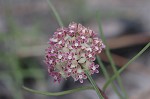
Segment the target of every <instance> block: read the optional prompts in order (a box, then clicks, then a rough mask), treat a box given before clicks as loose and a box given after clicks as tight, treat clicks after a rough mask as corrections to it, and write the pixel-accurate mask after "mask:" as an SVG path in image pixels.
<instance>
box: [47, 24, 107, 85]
mask: <svg viewBox="0 0 150 99" xmlns="http://www.w3.org/2000/svg"><path fill="white" fill-rule="evenodd" d="M48 44H49V47H48V48H47V49H46V55H45V62H46V64H47V66H48V72H49V75H50V76H52V77H53V78H54V82H56V81H58V82H60V81H61V78H68V77H72V78H73V79H74V81H77V80H79V81H80V82H81V83H83V79H86V78H87V76H86V74H85V72H84V71H85V70H88V71H89V73H90V74H94V73H99V71H98V69H97V68H98V67H99V65H98V64H95V63H94V61H95V55H96V54H98V53H101V51H102V49H103V48H105V46H104V44H103V43H102V40H101V39H99V38H98V37H97V35H96V33H95V32H94V31H93V30H91V29H89V28H85V27H84V26H82V25H81V24H77V23H74V22H72V23H70V24H69V26H68V27H67V28H65V27H62V28H59V29H57V31H56V32H54V35H53V37H52V38H50V39H49V42H48Z"/></svg>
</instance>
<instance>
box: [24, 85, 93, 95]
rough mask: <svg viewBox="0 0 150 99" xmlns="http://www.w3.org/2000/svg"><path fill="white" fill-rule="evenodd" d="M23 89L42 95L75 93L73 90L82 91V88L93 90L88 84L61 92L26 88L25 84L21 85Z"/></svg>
mask: <svg viewBox="0 0 150 99" xmlns="http://www.w3.org/2000/svg"><path fill="white" fill-rule="evenodd" d="M23 89H25V90H27V91H30V92H32V93H35V94H42V95H47V96H61V95H66V94H71V93H75V92H78V91H82V90H93V89H94V88H93V87H89V86H88V87H80V88H76V89H72V90H67V91H62V92H43V91H37V90H33V89H30V88H27V87H25V86H23Z"/></svg>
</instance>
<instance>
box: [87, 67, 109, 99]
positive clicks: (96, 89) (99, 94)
mask: <svg viewBox="0 0 150 99" xmlns="http://www.w3.org/2000/svg"><path fill="white" fill-rule="evenodd" d="M85 74H86V75H87V77H88V79H89V81H90V82H91V84H92V86H93V87H94V89H95V91H96V93H97V95H98V97H99V99H107V98H104V97H103V95H102V93H101V92H100V90H99V88H98V86H97V85H96V83H95V81H94V80H93V79H92V77H91V75H90V74H89V72H88V71H87V70H85Z"/></svg>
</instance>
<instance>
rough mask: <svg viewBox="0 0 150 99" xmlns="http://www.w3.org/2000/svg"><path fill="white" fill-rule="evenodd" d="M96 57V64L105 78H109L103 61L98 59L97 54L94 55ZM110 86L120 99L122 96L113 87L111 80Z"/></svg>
mask: <svg viewBox="0 0 150 99" xmlns="http://www.w3.org/2000/svg"><path fill="white" fill-rule="evenodd" d="M96 59H97V61H98V64H99V65H100V68H101V69H102V72H103V74H104V76H105V78H106V80H109V79H110V76H109V74H108V72H107V70H106V68H105V66H104V64H103V62H102V61H101V59H100V57H99V56H98V55H97V56H96ZM111 86H112V88H113V90H114V91H115V92H116V94H117V95H118V96H119V97H120V99H122V98H123V97H122V96H121V95H120V93H119V92H118V90H117V88H116V87H115V84H114V83H113V82H112V83H111Z"/></svg>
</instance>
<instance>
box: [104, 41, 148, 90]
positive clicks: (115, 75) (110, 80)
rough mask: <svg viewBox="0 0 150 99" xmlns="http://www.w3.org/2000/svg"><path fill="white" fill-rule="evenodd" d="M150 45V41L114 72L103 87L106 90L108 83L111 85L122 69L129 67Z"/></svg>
mask: <svg viewBox="0 0 150 99" xmlns="http://www.w3.org/2000/svg"><path fill="white" fill-rule="evenodd" d="M149 47H150V42H149V43H148V44H147V45H146V46H145V47H144V48H143V49H142V50H141V51H140V52H139V53H138V54H137V55H135V56H134V57H133V58H132V59H131V60H130V61H129V62H127V63H126V64H125V65H124V66H123V67H122V68H121V69H120V70H119V71H117V73H116V74H114V75H113V76H112V77H111V78H110V79H109V80H108V81H107V82H106V83H105V85H104V87H103V89H104V90H105V89H106V88H107V87H108V85H109V84H110V83H111V82H112V81H113V80H114V79H116V77H117V76H118V75H119V74H120V73H121V72H122V71H124V70H125V69H126V68H127V67H128V65H129V64H131V63H132V62H133V61H134V60H136V59H137V58H138V57H139V56H140V55H142V53H143V52H144V51H146V49H148V48H149Z"/></svg>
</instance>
